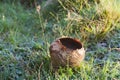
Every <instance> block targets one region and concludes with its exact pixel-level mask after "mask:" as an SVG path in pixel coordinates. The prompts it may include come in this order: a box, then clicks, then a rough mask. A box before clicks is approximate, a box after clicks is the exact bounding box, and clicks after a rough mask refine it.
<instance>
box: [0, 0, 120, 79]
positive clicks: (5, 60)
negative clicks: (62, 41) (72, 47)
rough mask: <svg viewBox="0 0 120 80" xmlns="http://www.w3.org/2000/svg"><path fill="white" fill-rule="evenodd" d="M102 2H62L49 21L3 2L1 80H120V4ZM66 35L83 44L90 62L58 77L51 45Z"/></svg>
mask: <svg viewBox="0 0 120 80" xmlns="http://www.w3.org/2000/svg"><path fill="white" fill-rule="evenodd" d="M100 1H101V2H100V3H97V2H95V0H91V2H90V1H87V0H86V1H85V0H76V1H72V0H66V1H65V2H64V3H62V2H60V6H61V8H60V9H59V10H58V12H57V13H56V14H54V13H52V12H51V13H50V15H49V17H48V18H49V19H48V18H47V19H45V18H44V17H43V16H45V15H42V12H40V13H37V11H36V10H35V9H26V8H24V7H23V6H22V5H21V4H20V3H16V2H13V3H12V4H11V3H10V2H9V3H8V2H6V3H5V2H4V3H3V2H0V80H24V79H25V80H119V79H120V59H119V58H120V52H119V50H117V49H116V48H120V43H119V42H120V22H119V21H120V12H119V5H118V6H117V5H115V4H118V2H119V0H115V2H114V1H113V0H100ZM104 1H105V2H104ZM117 1H118V2H117ZM78 3H80V4H78ZM103 3H104V4H103ZM107 3H109V4H110V6H106V5H107ZM111 4H114V5H111ZM48 12H49V10H48ZM114 15H115V16H114ZM61 36H70V37H73V38H74V37H75V38H78V39H80V40H81V41H82V43H83V44H84V47H85V49H86V57H85V60H84V61H83V62H82V63H81V66H80V68H75V69H71V68H61V69H59V70H58V72H57V73H53V72H52V69H51V64H50V55H49V46H50V43H51V42H52V41H53V40H55V39H56V38H58V37H61Z"/></svg>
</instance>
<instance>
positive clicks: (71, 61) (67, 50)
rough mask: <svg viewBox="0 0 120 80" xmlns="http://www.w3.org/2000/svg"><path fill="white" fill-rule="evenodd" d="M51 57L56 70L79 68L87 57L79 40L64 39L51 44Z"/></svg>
mask: <svg viewBox="0 0 120 80" xmlns="http://www.w3.org/2000/svg"><path fill="white" fill-rule="evenodd" d="M50 56H51V63H52V66H53V68H55V69H58V68H59V67H66V66H69V67H79V66H80V63H81V61H83V59H84V57H85V50H84V48H83V46H82V44H81V42H80V41H79V40H76V39H73V38H69V37H64V38H59V39H56V40H55V41H54V42H52V43H51V45H50Z"/></svg>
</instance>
